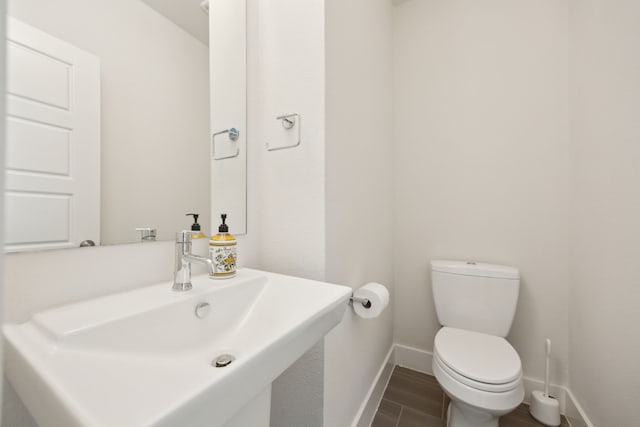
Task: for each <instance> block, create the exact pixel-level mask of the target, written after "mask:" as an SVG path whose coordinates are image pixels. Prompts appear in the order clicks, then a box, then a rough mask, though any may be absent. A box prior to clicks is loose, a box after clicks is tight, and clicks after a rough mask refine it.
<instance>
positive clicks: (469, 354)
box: [433, 327, 524, 427]
mask: <svg viewBox="0 0 640 427" xmlns="http://www.w3.org/2000/svg"><path fill="white" fill-rule="evenodd" d="M433 373H434V375H435V377H436V379H437V380H438V382H439V383H440V385H441V386H442V389H443V390H444V392H445V393H446V394H447V396H449V398H450V399H451V404H450V409H449V411H448V426H449V427H498V420H499V417H500V416H502V415H505V414H507V413H509V412H511V411H512V410H514V409H515V408H516V407H518V405H519V404H520V403H521V402H522V399H523V397H524V386H523V383H522V369H521V363H520V358H519V357H518V354H517V353H516V352H515V350H514V349H513V348H512V347H511V345H510V344H509V343H508V342H507V341H506V340H505V339H504V338H500V337H496V336H492V335H487V334H482V333H478V332H473V331H465V330H462V329H455V328H448V327H444V328H442V329H440V331H438V333H437V334H436V338H435V340H434V352H433Z"/></svg>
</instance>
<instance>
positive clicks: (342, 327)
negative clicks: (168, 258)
mask: <svg viewBox="0 0 640 427" xmlns="http://www.w3.org/2000/svg"><path fill="white" fill-rule="evenodd" d="M325 4H326V5H325V12H326V17H325V20H326V22H325V33H326V34H325V40H326V50H325V52H326V53H325V54H326V65H325V69H326V89H325V91H326V151H325V153H326V154H325V156H326V160H325V162H326V164H325V175H326V193H325V194H326V206H325V217H326V220H325V221H326V222H325V224H326V231H325V233H326V248H325V254H326V255H325V256H326V276H325V279H326V280H327V281H329V282H335V283H340V284H343V285H348V286H352V287H353V288H358V287H360V286H362V285H364V284H365V283H367V282H370V281H376V282H380V283H383V284H385V285H386V286H387V287H388V288H389V289H390V290H391V291H393V266H392V262H393V256H392V253H393V247H392V245H391V242H392V233H393V226H394V224H393V216H392V210H393V204H392V186H393V175H392V168H391V167H390V164H391V159H392V158H393V147H392V137H393V135H392V122H391V120H392V94H391V82H392V80H391V71H392V62H391V27H392V25H391V24H392V21H391V18H392V15H391V12H392V6H391V2H390V1H389V0H353V1H348V2H345V1H343V0H327V1H326V2H325ZM392 342H393V313H392V309H391V307H389V308H388V309H387V310H386V311H385V312H384V313H383V315H382V316H381V317H380V318H377V319H373V320H363V319H361V318H359V317H357V316H356V315H355V313H354V312H353V310H351V309H349V310H347V312H346V313H345V316H344V318H343V320H342V323H340V324H339V325H338V326H337V327H336V328H335V329H334V330H333V331H331V332H330V333H329V334H328V335H327V336H326V338H325V359H324V370H325V375H324V425H325V426H349V425H351V424H352V423H353V422H354V421H358V420H357V419H356V416H357V415H359V414H358V411H359V409H360V407H361V405H362V403H363V399H364V398H365V397H366V396H367V392H368V391H369V388H370V387H371V385H372V383H373V381H374V379H375V377H376V375H377V373H378V370H379V369H380V367H381V365H382V364H383V362H384V359H385V356H386V355H387V352H388V351H389V348H390V347H391V344H392ZM365 417H366V415H365Z"/></svg>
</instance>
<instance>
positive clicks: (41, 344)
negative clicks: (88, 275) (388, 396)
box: [4, 269, 351, 427]
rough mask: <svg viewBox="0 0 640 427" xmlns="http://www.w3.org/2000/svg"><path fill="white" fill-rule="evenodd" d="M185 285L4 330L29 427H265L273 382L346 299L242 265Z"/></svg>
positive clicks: (338, 291)
mask: <svg viewBox="0 0 640 427" xmlns="http://www.w3.org/2000/svg"><path fill="white" fill-rule="evenodd" d="M192 282H193V285H194V288H193V290H191V291H189V292H173V291H172V290H171V283H169V282H167V283H161V284H158V285H154V286H150V287H146V288H141V289H138V290H135V291H130V292H124V293H120V294H115V295H110V296H106V297H101V298H97V299H94V300H90V301H86V302H81V303H77V304H73V305H69V306H65V307H60V308H56V309H52V310H47V311H43V312H41V313H38V314H36V315H34V316H33V317H32V319H31V320H30V321H29V322H26V323H23V324H6V325H5V326H4V334H5V337H6V350H5V360H6V374H7V376H8V378H9V381H10V382H11V384H12V385H13V387H14V388H15V390H16V391H17V393H18V394H19V396H20V397H21V399H22V400H23V401H24V403H25V405H26V406H27V408H28V409H29V411H30V412H31V414H32V415H33V416H34V418H35V419H36V421H37V422H38V424H39V425H40V426H41V427H49V426H51V427H54V426H57V427H59V426H64V427H74V426H84V427H94V426H95V427H128V426H130V427H145V426H154V427H160V426H166V427H178V426H180V427H182V426H185V427H186V426H189V427H199V426H203V427H204V426H207V427H214V426H224V427H236V426H251V427H254V426H267V425H268V417H269V406H270V390H271V382H272V381H273V380H274V379H275V378H276V377H277V376H278V375H280V373H282V372H283V371H284V370H285V369H286V368H287V367H288V366H289V365H291V364H292V363H293V362H294V361H295V360H296V359H297V358H298V357H300V356H301V355H302V354H304V353H305V352H306V351H307V350H308V349H309V348H311V346H313V344H314V343H316V342H317V341H318V340H320V339H321V338H322V337H323V336H324V335H325V334H326V333H327V332H328V331H329V330H331V329H332V328H333V327H334V326H335V325H337V324H338V323H339V322H340V320H341V319H342V316H343V314H344V310H345V308H346V307H347V305H348V299H349V296H350V295H351V289H350V288H348V287H344V286H338V285H332V284H328V283H323V282H317V281H312V280H306V279H300V278H296V277H290V276H284V275H279V274H273V273H267V272H261V271H257V270H250V269H242V270H240V271H239V272H238V275H237V277H235V278H233V279H228V280H224V281H212V280H210V279H209V278H208V277H207V276H196V277H194V278H193V280H192ZM220 356H223V357H221V358H220ZM216 361H217V362H218V363H217V364H216ZM229 361H230V363H228V362H229ZM216 365H226V366H216Z"/></svg>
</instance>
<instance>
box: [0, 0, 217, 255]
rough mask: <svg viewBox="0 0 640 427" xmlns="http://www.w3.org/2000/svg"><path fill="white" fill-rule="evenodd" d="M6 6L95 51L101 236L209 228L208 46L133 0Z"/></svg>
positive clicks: (124, 237)
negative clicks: (195, 222)
mask: <svg viewBox="0 0 640 427" xmlns="http://www.w3.org/2000/svg"><path fill="white" fill-rule="evenodd" d="M8 3H9V4H8V6H9V7H8V9H9V14H10V15H12V16H14V17H16V18H18V19H20V20H22V21H24V22H26V23H28V24H30V25H33V26H35V27H37V28H39V29H41V30H43V31H45V32H48V33H49V34H51V35H52V36H54V37H57V38H60V39H62V40H64V41H66V42H68V43H71V44H73V45H75V46H77V47H79V48H81V49H84V50H86V51H89V52H91V53H93V54H95V55H97V56H99V57H100V60H101V73H102V77H101V92H102V93H101V98H102V99H101V107H102V112H101V119H102V132H101V136H102V153H101V154H102V171H101V174H102V189H101V191H102V194H101V202H102V206H101V208H102V212H101V219H102V220H101V235H102V241H103V243H118V242H131V241H135V240H136V239H137V238H139V236H138V234H137V232H135V231H134V230H133V229H134V228H135V227H142V226H152V227H155V228H157V229H158V233H159V238H161V239H171V240H172V239H173V233H174V232H175V231H176V230H178V229H179V228H180V227H186V226H188V225H190V224H191V222H190V221H189V219H188V218H186V217H185V216H184V214H185V213H188V212H198V213H200V214H201V216H200V223H201V224H202V225H203V230H207V231H208V230H210V219H209V217H210V214H209V212H210V206H209V194H210V179H209V94H208V87H209V65H208V60H209V55H208V48H207V46H205V45H204V44H203V43H201V42H200V41H198V40H196V39H195V38H194V37H193V36H191V35H189V34H188V33H186V32H185V31H184V30H182V29H181V28H179V27H178V26H176V25H175V24H173V23H172V22H170V21H168V20H167V19H166V18H165V17H163V16H162V15H160V14H159V13H157V12H156V11H154V10H153V9H151V8H150V7H149V6H147V5H146V4H144V3H143V2H141V1H131V0H55V1H44V2H43V1H41V0H10V1H9V2H8Z"/></svg>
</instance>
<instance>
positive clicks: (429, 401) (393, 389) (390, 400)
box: [371, 366, 569, 427]
mask: <svg viewBox="0 0 640 427" xmlns="http://www.w3.org/2000/svg"><path fill="white" fill-rule="evenodd" d="M448 404H449V398H448V397H447V396H446V395H445V394H444V393H443V392H442V388H440V385H439V384H438V382H437V381H436V379H435V378H434V377H433V376H431V375H426V374H422V373H420V372H416V371H412V370H410V369H407V368H401V367H400V366H396V367H395V368H394V370H393V374H392V375H391V379H390V380H389V385H387V389H386V390H385V392H384V395H383V396H382V402H380V407H379V408H378V412H377V413H376V417H375V418H374V420H373V423H372V424H371V427H446V423H445V416H446V411H447V405H448ZM561 425H562V426H563V427H565V426H567V427H568V426H569V423H568V422H567V420H566V418H565V417H562V424H561ZM500 427H544V425H543V424H540V423H539V422H537V421H536V420H534V419H533V418H531V415H529V411H528V407H527V405H525V404H522V405H520V406H519V407H517V408H516V409H515V410H514V411H513V412H512V413H510V414H508V415H505V416H504V417H502V418H500Z"/></svg>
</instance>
